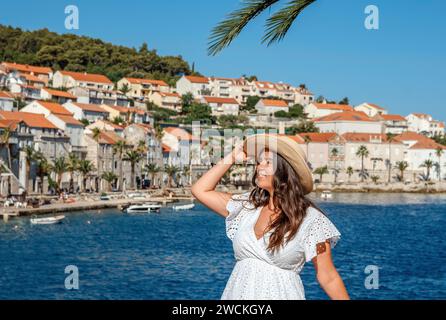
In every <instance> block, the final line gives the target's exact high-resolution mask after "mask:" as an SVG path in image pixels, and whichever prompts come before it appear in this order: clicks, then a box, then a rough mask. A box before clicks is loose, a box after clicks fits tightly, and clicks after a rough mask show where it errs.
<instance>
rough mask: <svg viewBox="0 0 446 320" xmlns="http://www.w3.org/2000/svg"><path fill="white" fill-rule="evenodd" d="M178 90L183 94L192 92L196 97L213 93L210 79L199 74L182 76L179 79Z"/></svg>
mask: <svg viewBox="0 0 446 320" xmlns="http://www.w3.org/2000/svg"><path fill="white" fill-rule="evenodd" d="M176 91H177V92H178V93H179V94H181V95H184V94H186V93H192V94H193V95H194V97H196V98H199V97H201V96H208V95H211V92H212V90H211V86H210V84H209V79H208V78H205V77H197V76H182V77H181V78H180V79H179V80H178V81H177V84H176Z"/></svg>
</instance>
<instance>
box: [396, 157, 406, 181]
mask: <svg viewBox="0 0 446 320" xmlns="http://www.w3.org/2000/svg"><path fill="white" fill-rule="evenodd" d="M408 167H409V163H407V161H398V162H397V163H396V165H395V168H396V169H398V170H399V171H400V176H399V178H400V181H401V182H404V171H406V169H407V168H408Z"/></svg>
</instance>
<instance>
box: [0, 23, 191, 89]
mask: <svg viewBox="0 0 446 320" xmlns="http://www.w3.org/2000/svg"><path fill="white" fill-rule="evenodd" d="M0 61H10V62H17V63H23V64H31V65H36V66H46V67H51V68H53V69H54V70H61V69H63V70H69V71H79V72H89V73H99V74H104V75H106V76H108V77H109V78H110V79H111V80H112V81H115V82H116V81H118V80H119V79H121V78H122V77H124V76H128V77H135V78H152V79H160V80H164V81H166V82H167V83H169V84H170V85H174V84H175V82H176V80H177V79H178V78H179V77H180V76H181V74H183V73H184V74H191V73H192V71H191V69H190V67H189V64H188V63H187V62H186V61H184V60H183V58H182V57H181V56H160V55H158V54H157V52H156V50H150V49H149V48H148V46H147V44H145V43H144V44H143V45H142V46H141V47H140V48H139V49H138V50H137V49H135V48H128V47H125V46H118V45H114V44H111V43H107V42H104V41H102V40H100V39H93V38H90V37H85V36H77V35H73V34H62V35H61V34H57V33H55V32H50V31H49V30H48V29H41V30H36V31H24V30H22V29H20V28H13V27H9V26H4V25H0Z"/></svg>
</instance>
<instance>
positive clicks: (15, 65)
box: [2, 62, 53, 74]
mask: <svg viewBox="0 0 446 320" xmlns="http://www.w3.org/2000/svg"><path fill="white" fill-rule="evenodd" d="M2 64H3V65H4V66H5V67H6V68H7V69H9V70H17V71H21V72H32V73H39V74H50V73H52V72H53V70H51V68H47V67H36V66H30V65H27V64H19V63H15V62H3V63H2Z"/></svg>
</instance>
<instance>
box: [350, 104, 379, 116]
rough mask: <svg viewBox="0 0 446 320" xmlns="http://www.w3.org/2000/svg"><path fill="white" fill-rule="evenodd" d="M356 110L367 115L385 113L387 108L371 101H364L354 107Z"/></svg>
mask: <svg viewBox="0 0 446 320" xmlns="http://www.w3.org/2000/svg"><path fill="white" fill-rule="evenodd" d="M355 110H356V111H362V112H364V113H365V114H366V115H368V116H369V117H374V116H376V115H383V114H387V110H386V109H384V108H383V107H380V106H378V105H376V104H373V103H368V102H364V103H362V104H360V105H358V106H356V107H355Z"/></svg>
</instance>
